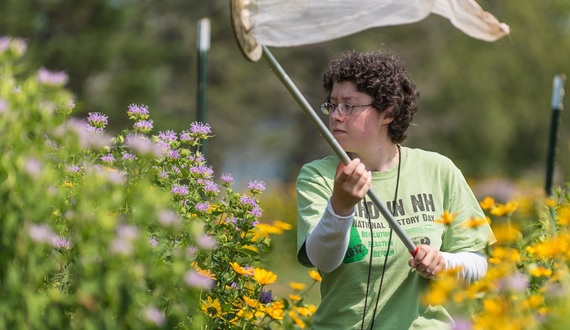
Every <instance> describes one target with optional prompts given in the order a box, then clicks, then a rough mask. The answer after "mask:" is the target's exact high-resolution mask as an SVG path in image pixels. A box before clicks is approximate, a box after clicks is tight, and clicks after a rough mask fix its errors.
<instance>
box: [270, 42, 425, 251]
mask: <svg viewBox="0 0 570 330" xmlns="http://www.w3.org/2000/svg"><path fill="white" fill-rule="evenodd" d="M261 47H262V49H263V52H262V53H263V57H264V58H265V59H266V60H267V63H269V66H270V67H271V68H272V69H273V72H274V73H275V74H276V75H277V77H278V78H279V80H281V82H282V83H283V84H284V85H285V87H287V90H289V92H290V93H291V95H292V96H293V98H294V99H295V100H296V101H297V103H298V104H299V106H301V109H302V110H303V111H304V112H305V115H307V117H309V120H310V121H311V122H312V123H313V125H314V126H315V127H316V128H317V130H318V131H319V133H321V135H322V136H323V138H324V139H325V140H326V141H327V142H328V144H329V145H330V146H331V148H332V149H333V150H334V152H335V153H336V155H337V156H338V158H340V160H341V161H342V162H343V164H345V165H347V164H348V163H349V162H350V157H348V155H347V154H346V152H345V151H344V150H343V149H342V147H341V146H340V144H339V143H338V141H337V140H335V138H334V137H333V136H332V134H331V132H330V131H329V130H328V128H327V127H326V126H325V125H324V124H323V122H322V121H321V120H320V118H319V117H318V116H317V114H316V112H315V111H314V110H313V108H312V107H311V105H310V104H309V102H307V100H306V99H305V98H304V97H303V94H301V92H300V91H299V89H298V88H297V86H295V84H294V83H293V81H292V80H291V78H289V76H288V75H287V73H286V72H285V70H283V68H282V67H281V66H280V65H279V63H278V62H277V60H275V58H274V57H273V55H272V54H271V52H270V51H269V49H267V47H266V46H261ZM367 194H368V197H370V200H371V201H372V203H374V205H376V207H377V208H378V210H380V213H382V215H383V216H384V218H385V219H386V220H387V221H388V223H389V224H390V227H392V229H393V230H394V232H395V233H396V235H398V237H400V239H401V240H402V242H403V243H404V245H405V246H406V248H408V251H410V253H411V254H412V255H415V254H416V252H417V247H416V246H415V244H414V243H413V242H412V241H411V240H410V238H409V237H408V235H407V234H406V232H405V231H404V230H403V229H402V227H401V226H400V225H399V224H398V223H397V222H396V220H395V219H394V217H393V216H392V214H391V213H390V211H388V209H387V208H386V206H385V205H384V204H383V203H382V201H381V200H380V198H378V196H377V195H376V193H374V191H373V190H372V189H370V190H368V193H367Z"/></svg>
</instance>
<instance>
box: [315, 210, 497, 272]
mask: <svg viewBox="0 0 570 330" xmlns="http://www.w3.org/2000/svg"><path fill="white" fill-rule="evenodd" d="M353 217H354V213H353V214H351V215H348V216H339V215H337V214H335V212H334V210H333V208H332V206H331V203H330V199H329V201H328V203H327V207H326V209H325V212H324V214H323V216H322V218H321V221H319V223H318V224H317V226H316V227H315V228H314V229H313V231H312V232H311V233H310V234H309V236H308V237H307V240H306V241H305V248H306V252H307V257H308V258H309V260H310V261H311V263H312V264H313V265H314V266H315V267H316V268H317V269H319V270H321V271H323V272H325V273H330V272H332V271H333V270H335V269H337V268H338V267H339V266H340V264H341V263H342V261H343V259H344V256H345V253H346V249H347V248H348V243H349V240H350V227H351V226H352V219H353ZM440 253H441V255H442V256H443V258H444V259H445V264H446V269H451V268H456V267H461V271H460V273H459V275H460V277H461V278H463V279H464V280H466V281H472V280H477V279H479V278H481V277H483V276H485V273H486V272H487V259H486V258H485V256H483V255H482V254H481V253H478V252H458V253H449V252H440Z"/></svg>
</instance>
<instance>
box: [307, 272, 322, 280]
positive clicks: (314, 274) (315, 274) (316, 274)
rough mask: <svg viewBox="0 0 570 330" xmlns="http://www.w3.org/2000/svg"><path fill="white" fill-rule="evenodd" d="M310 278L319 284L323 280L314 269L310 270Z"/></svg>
mask: <svg viewBox="0 0 570 330" xmlns="http://www.w3.org/2000/svg"><path fill="white" fill-rule="evenodd" d="M309 276H310V277H311V278H312V279H313V280H315V281H317V282H321V281H322V280H323V278H322V277H321V274H319V272H318V271H316V270H314V269H311V270H309Z"/></svg>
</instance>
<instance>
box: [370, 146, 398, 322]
mask: <svg viewBox="0 0 570 330" xmlns="http://www.w3.org/2000/svg"><path fill="white" fill-rule="evenodd" d="M397 146H398V175H397V176H396V189H395V191H394V202H395V201H397V200H398V188H399V186H400V169H401V166H402V150H401V149H400V145H397ZM364 208H365V210H366V216H367V217H368V225H369V226H368V227H369V228H370V260H369V262H368V279H367V281H366V295H365V298H364V312H363V313H362V323H361V324H360V329H364V319H365V317H366V311H367V303H368V293H369V289H370V278H371V274H372V255H373V254H374V231H373V227H372V220H371V219H370V212H369V210H368V205H367V202H366V197H364ZM392 232H393V230H392V227H390V235H389V237H388V247H387V248H386V255H385V256H384V265H383V266H382V275H381V277H380V287H379V288H378V295H377V296H376V304H375V305H374V313H373V314H372V322H370V329H372V328H373V327H374V320H375V319H376V311H377V310H378V302H379V301H380V293H381V292H382V283H383V282H384V273H385V271H386V264H387V263H388V254H389V252H390V245H391V243H392Z"/></svg>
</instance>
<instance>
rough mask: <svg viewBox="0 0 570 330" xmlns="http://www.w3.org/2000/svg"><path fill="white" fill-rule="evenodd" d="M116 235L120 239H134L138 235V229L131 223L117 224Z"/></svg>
mask: <svg viewBox="0 0 570 330" xmlns="http://www.w3.org/2000/svg"><path fill="white" fill-rule="evenodd" d="M117 236H118V237H119V238H122V239H127V240H134V239H135V238H137V237H138V236H139V229H138V228H137V227H135V226H131V225H119V226H118V227H117Z"/></svg>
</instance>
